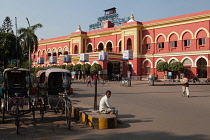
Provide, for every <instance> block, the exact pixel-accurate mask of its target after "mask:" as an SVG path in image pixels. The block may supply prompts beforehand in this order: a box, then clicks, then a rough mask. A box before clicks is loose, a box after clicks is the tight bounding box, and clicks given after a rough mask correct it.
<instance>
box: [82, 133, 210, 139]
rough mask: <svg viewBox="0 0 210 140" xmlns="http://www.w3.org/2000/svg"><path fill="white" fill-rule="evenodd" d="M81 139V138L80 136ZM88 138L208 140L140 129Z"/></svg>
mask: <svg viewBox="0 0 210 140" xmlns="http://www.w3.org/2000/svg"><path fill="white" fill-rule="evenodd" d="M81 139H83V138H81ZM88 139H92V140H96V139H97V140H102V139H104V140H106V139H108V140H118V139H119V140H128V139H129V140H208V138H207V137H206V136H205V135H189V136H179V135H174V134H171V133H167V132H152V131H142V132H137V133H135V132H133V133H119V134H112V135H110V134H108V135H104V136H103V137H102V136H101V135H99V134H96V135H91V136H90V137H89V136H88Z"/></svg>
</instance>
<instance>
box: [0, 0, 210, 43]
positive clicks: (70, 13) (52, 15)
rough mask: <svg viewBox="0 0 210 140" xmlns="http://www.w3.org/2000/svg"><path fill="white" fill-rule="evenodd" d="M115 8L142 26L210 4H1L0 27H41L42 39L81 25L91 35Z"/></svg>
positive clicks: (179, 0) (172, 0)
mask: <svg viewBox="0 0 210 140" xmlns="http://www.w3.org/2000/svg"><path fill="white" fill-rule="evenodd" d="M113 7H115V8H116V10H117V13H118V14H119V17H120V18H124V17H128V16H130V15H131V13H132V14H134V17H135V20H136V21H140V22H145V21H151V20H157V19H162V18H167V17H173V16H179V15H184V14H190V13H196V12H201V11H206V10H210V0H0V26H1V25H2V24H3V21H4V19H5V17H6V16H9V17H10V19H11V20H12V24H13V30H14V33H16V32H15V31H16V28H15V17H16V18H17V27H18V28H21V27H24V28H26V27H28V23H27V20H26V17H27V18H28V19H29V22H30V24H31V25H35V24H37V23H40V24H42V25H43V27H42V28H39V29H37V30H36V32H35V34H36V35H37V36H38V38H39V39H41V38H43V39H50V38H55V37H61V36H66V35H70V34H71V33H73V32H75V31H76V30H77V27H78V25H80V26H81V29H82V30H83V31H89V25H90V24H94V23H96V22H97V18H98V17H101V16H104V10H106V9H109V8H113Z"/></svg>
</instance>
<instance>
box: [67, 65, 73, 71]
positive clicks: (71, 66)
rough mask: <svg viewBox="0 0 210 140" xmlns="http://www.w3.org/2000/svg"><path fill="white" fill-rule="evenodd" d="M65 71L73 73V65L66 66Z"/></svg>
mask: <svg viewBox="0 0 210 140" xmlns="http://www.w3.org/2000/svg"><path fill="white" fill-rule="evenodd" d="M66 69H67V70H69V71H73V70H74V65H73V64H71V65H67V66H66Z"/></svg>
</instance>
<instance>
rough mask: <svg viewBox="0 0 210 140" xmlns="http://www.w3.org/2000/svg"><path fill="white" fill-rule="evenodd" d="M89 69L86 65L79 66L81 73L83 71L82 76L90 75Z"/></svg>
mask: <svg viewBox="0 0 210 140" xmlns="http://www.w3.org/2000/svg"><path fill="white" fill-rule="evenodd" d="M90 68H91V65H90V64H87V63H86V64H83V65H82V66H81V71H83V72H84V74H86V75H89V74H90Z"/></svg>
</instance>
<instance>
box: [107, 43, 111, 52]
mask: <svg viewBox="0 0 210 140" xmlns="http://www.w3.org/2000/svg"><path fill="white" fill-rule="evenodd" d="M106 51H107V52H112V43H111V42H108V43H107V46H106Z"/></svg>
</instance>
